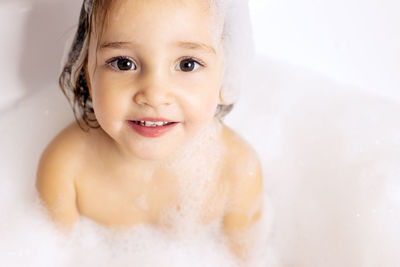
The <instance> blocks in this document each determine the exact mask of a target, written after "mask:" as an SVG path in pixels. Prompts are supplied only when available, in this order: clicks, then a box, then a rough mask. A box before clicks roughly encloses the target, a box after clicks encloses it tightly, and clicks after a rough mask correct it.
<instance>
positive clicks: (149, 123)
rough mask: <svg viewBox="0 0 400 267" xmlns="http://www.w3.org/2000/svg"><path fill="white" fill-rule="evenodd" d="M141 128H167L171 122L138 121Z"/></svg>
mask: <svg viewBox="0 0 400 267" xmlns="http://www.w3.org/2000/svg"><path fill="white" fill-rule="evenodd" d="M138 123H139V124H140V125H141V126H145V127H157V126H165V125H167V124H169V122H162V121H138Z"/></svg>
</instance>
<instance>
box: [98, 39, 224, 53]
mask: <svg viewBox="0 0 400 267" xmlns="http://www.w3.org/2000/svg"><path fill="white" fill-rule="evenodd" d="M134 44H135V43H134V42H105V43H103V44H101V45H100V50H103V49H107V48H111V49H124V48H130V47H132V46H134ZM175 45H176V46H178V47H181V48H185V49H189V50H204V51H206V52H207V53H210V54H216V51H215V49H214V47H212V46H210V45H207V44H205V43H197V42H177V43H175Z"/></svg>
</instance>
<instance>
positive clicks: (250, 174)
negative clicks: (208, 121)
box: [223, 127, 263, 230]
mask: <svg viewBox="0 0 400 267" xmlns="http://www.w3.org/2000/svg"><path fill="white" fill-rule="evenodd" d="M223 140H224V143H225V148H226V149H225V150H226V162H225V168H224V169H225V171H224V176H226V177H228V179H229V180H230V182H229V183H230V184H231V194H230V200H229V202H230V203H229V205H228V206H229V209H228V210H227V213H226V216H225V218H224V224H225V227H226V228H228V229H230V230H234V229H236V230H239V229H242V230H244V229H245V228H248V227H250V226H251V225H252V223H253V222H254V221H256V220H257V219H258V218H259V216H260V213H261V203H262V189H263V175H262V167H261V163H260V160H259V158H258V155H257V153H256V152H255V150H254V149H253V148H252V147H251V146H250V145H249V144H248V143H247V142H246V141H245V140H244V139H243V138H242V137H240V136H239V135H238V134H236V133H235V132H234V131H233V130H231V129H229V128H228V127H224V129H223Z"/></svg>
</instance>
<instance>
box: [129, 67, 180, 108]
mask: <svg viewBox="0 0 400 267" xmlns="http://www.w3.org/2000/svg"><path fill="white" fill-rule="evenodd" d="M137 88H139V89H138V90H137V91H136V92H135V95H134V97H133V101H134V102H135V103H136V104H138V105H145V106H151V107H153V108H156V107H159V106H169V105H171V104H172V103H173V94H172V90H170V82H169V81H168V77H167V75H166V74H163V73H161V71H151V70H148V71H146V72H144V73H143V76H142V77H141V79H140V80H139V81H138V87H137Z"/></svg>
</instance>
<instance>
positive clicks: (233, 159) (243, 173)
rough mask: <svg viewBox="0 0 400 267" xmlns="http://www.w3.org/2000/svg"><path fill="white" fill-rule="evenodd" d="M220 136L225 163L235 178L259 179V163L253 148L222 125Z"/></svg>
mask: <svg viewBox="0 0 400 267" xmlns="http://www.w3.org/2000/svg"><path fill="white" fill-rule="evenodd" d="M222 138H223V142H224V145H225V151H226V164H227V165H228V166H229V168H228V169H230V170H231V171H230V172H231V176H233V177H235V178H236V179H239V180H242V179H251V177H254V178H257V179H261V177H262V175H261V163H260V159H259V157H258V155H257V153H256V152H255V150H254V149H253V148H252V147H251V146H250V145H249V144H248V143H247V142H246V141H245V140H244V139H243V138H242V137H241V136H239V135H238V134H237V133H235V132H234V131H233V130H231V129H230V128H228V127H226V126H224V128H223V131H222ZM256 174H259V175H256Z"/></svg>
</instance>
